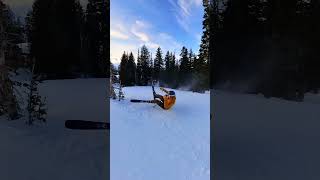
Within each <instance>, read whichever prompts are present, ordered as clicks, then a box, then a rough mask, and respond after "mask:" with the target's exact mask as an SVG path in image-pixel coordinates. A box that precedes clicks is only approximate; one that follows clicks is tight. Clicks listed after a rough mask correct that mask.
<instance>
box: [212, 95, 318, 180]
mask: <svg viewBox="0 0 320 180" xmlns="http://www.w3.org/2000/svg"><path fill="white" fill-rule="evenodd" d="M211 93H212V98H211V108H212V112H213V114H212V115H213V121H212V129H213V131H212V139H211V142H212V143H214V144H213V145H214V146H215V147H214V148H213V156H212V157H211V161H212V163H213V164H214V166H215V168H214V171H213V172H212V173H213V174H214V176H215V178H216V179H239V180H242V179H243V180H256V179H259V180H267V179H292V180H295V179H297V180H298V179H319V178H320V171H319V167H320V155H319V152H320V144H319V143H318V141H319V138H320V131H319V129H320V122H319V120H320V119H319V117H320V111H319V107H320V96H319V95H313V94H307V95H306V98H305V102H292V101H286V100H283V99H278V98H270V99H266V98H264V97H262V96H256V95H244V94H236V93H229V92H223V91H211Z"/></svg>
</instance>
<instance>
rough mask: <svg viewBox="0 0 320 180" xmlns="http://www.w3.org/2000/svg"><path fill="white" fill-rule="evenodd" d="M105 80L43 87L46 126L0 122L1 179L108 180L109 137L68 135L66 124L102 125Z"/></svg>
mask: <svg viewBox="0 0 320 180" xmlns="http://www.w3.org/2000/svg"><path fill="white" fill-rule="evenodd" d="M107 82H108V81H107V80H106V79H76V80H53V81H45V82H44V83H42V84H40V85H39V89H40V93H41V95H43V96H45V97H46V98H47V105H48V119H47V124H44V125H39V124H38V125H35V126H31V127H28V126H27V125H26V124H24V120H23V119H20V120H16V121H7V120H5V118H4V117H0V142H1V145H0V177H1V178H0V179H3V180H70V179H76V180H105V179H108V177H109V141H108V140H109V132H108V131H101V130H100V131H94V130H91V131H90V130H82V131H79V130H69V129H66V128H65V127H64V121H65V120H67V119H82V120H92V121H104V122H105V121H107V119H108V106H107V105H108V103H107V102H108V101H107V100H108V99H107V92H106V83H107Z"/></svg>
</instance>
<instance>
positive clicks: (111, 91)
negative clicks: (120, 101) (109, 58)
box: [109, 63, 117, 99]
mask: <svg viewBox="0 0 320 180" xmlns="http://www.w3.org/2000/svg"><path fill="white" fill-rule="evenodd" d="M114 73H115V69H114V66H113V64H112V63H110V81H109V83H110V85H109V86H110V89H109V92H110V94H109V98H112V99H117V95H116V93H115V91H114V87H113V84H114V83H115V79H116V76H115V74H114Z"/></svg>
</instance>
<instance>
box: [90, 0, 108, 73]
mask: <svg viewBox="0 0 320 180" xmlns="http://www.w3.org/2000/svg"><path fill="white" fill-rule="evenodd" d="M108 8H109V0H88V4H87V16H86V18H87V21H86V30H87V43H88V51H89V52H88V54H89V59H90V61H91V63H92V64H93V71H94V73H95V76H98V77H105V76H106V70H107V67H108V66H109V63H110V62H109V60H108V59H109V43H108V41H109V36H110V35H109V34H110V33H109V31H110V30H109V29H110V28H109V23H110V22H109V21H110V20H109V19H110V14H109V11H108Z"/></svg>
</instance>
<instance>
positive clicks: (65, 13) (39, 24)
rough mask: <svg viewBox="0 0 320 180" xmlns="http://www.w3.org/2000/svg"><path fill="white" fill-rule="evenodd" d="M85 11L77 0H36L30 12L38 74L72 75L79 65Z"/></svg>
mask: <svg viewBox="0 0 320 180" xmlns="http://www.w3.org/2000/svg"><path fill="white" fill-rule="evenodd" d="M82 20H83V10H82V7H81V5H80V3H79V1H77V0H70V1H64V0H56V1H55V3H52V1H51V0H36V1H35V2H34V4H33V7H32V12H31V13H29V14H28V19H27V22H28V26H31V27H28V32H29V33H30V34H29V35H28V37H29V38H30V42H31V54H32V57H34V58H35V59H36V73H46V74H51V75H53V74H55V77H57V76H58V77H66V76H70V75H71V74H72V73H73V72H74V71H76V69H77V68H78V67H79V64H80V55H81V53H80V52H81V38H80V37H81V23H82Z"/></svg>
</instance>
